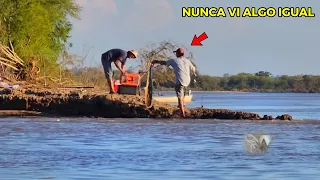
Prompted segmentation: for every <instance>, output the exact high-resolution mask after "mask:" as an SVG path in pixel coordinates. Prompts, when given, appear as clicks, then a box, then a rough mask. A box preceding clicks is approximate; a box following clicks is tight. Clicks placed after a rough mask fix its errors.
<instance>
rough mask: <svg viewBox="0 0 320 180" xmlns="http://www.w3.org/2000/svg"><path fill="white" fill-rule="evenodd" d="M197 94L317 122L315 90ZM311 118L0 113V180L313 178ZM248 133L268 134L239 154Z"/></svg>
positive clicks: (318, 127)
mask: <svg viewBox="0 0 320 180" xmlns="http://www.w3.org/2000/svg"><path fill="white" fill-rule="evenodd" d="M194 97H195V102H194V103H192V104H188V106H189V107H198V106H201V105H202V106H204V107H206V108H227V109H233V110H245V111H250V112H251V111H252V112H256V113H259V114H260V115H263V114H271V115H274V116H275V115H279V114H283V113H289V114H291V115H293V117H294V118H295V119H320V115H319V112H320V111H319V107H320V101H319V100H320V95H319V94H293V93H286V94H281V93H195V94H194ZM307 122H309V121H308V120H307ZM312 122H315V123H273V122H268V123H259V122H244V121H215V120H186V121H181V120H151V119H103V118H99V119H90V118H59V119H57V118H43V117H41V118H39V117H34V118H33V117H29V118H18V117H17V118H13V117H10V118H1V119H0V142H1V145H0V174H1V176H0V179H5V180H11V179H12V180H13V179H19V180H21V179H33V180H34V179H108V180H109V179H110V180H111V179H121V180H144V179H166V180H177V179H183V180H195V179H197V180H202V179H246V180H248V179H255V180H256V179H290V180H291V179H318V177H319V176H320V166H319V162H320V123H318V122H320V121H312ZM252 132H264V133H267V134H269V135H270V136H271V137H272V142H271V144H270V147H269V148H268V151H267V152H266V153H264V154H260V155H250V154H247V153H246V152H245V151H244V143H243V141H244V137H245V136H246V135H247V134H248V133H252Z"/></svg>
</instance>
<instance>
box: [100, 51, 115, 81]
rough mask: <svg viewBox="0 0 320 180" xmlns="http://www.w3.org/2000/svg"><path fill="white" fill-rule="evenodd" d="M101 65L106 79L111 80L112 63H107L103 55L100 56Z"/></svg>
mask: <svg viewBox="0 0 320 180" xmlns="http://www.w3.org/2000/svg"><path fill="white" fill-rule="evenodd" d="M101 63H102V66H103V71H104V74H105V77H106V78H107V79H112V77H113V72H112V68H111V64H112V62H111V61H109V59H106V58H105V57H104V55H102V56H101Z"/></svg>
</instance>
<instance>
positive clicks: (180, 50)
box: [173, 48, 184, 55]
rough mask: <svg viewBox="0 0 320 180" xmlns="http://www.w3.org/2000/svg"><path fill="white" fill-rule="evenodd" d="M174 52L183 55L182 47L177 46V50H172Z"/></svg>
mask: <svg viewBox="0 0 320 180" xmlns="http://www.w3.org/2000/svg"><path fill="white" fill-rule="evenodd" d="M173 52H174V53H177V54H181V55H183V54H184V49H182V48H178V49H177V50H175V51H173Z"/></svg>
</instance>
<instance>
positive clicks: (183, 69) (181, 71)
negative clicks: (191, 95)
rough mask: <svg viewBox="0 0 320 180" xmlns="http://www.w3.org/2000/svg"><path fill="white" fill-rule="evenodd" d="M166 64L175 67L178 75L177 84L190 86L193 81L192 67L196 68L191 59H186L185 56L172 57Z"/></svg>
mask: <svg viewBox="0 0 320 180" xmlns="http://www.w3.org/2000/svg"><path fill="white" fill-rule="evenodd" d="M166 65H167V66H171V67H172V68H173V70H174V73H175V75H176V84H181V85H182V86H189V84H190V81H191V77H190V76H191V69H195V67H194V66H193V64H192V63H191V61H190V60H189V59H186V58H184V57H180V58H177V59H170V60H168V61H166Z"/></svg>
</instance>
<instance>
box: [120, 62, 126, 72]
mask: <svg viewBox="0 0 320 180" xmlns="http://www.w3.org/2000/svg"><path fill="white" fill-rule="evenodd" d="M121 69H122V71H123V72H126V70H125V66H124V63H123V64H121Z"/></svg>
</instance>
